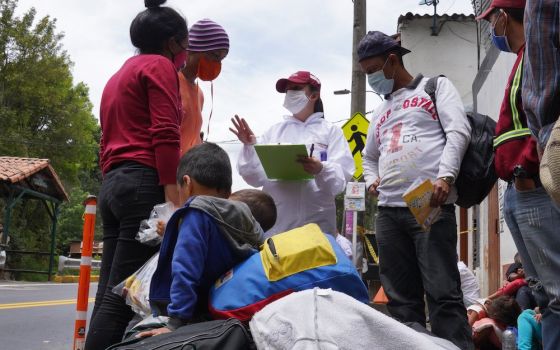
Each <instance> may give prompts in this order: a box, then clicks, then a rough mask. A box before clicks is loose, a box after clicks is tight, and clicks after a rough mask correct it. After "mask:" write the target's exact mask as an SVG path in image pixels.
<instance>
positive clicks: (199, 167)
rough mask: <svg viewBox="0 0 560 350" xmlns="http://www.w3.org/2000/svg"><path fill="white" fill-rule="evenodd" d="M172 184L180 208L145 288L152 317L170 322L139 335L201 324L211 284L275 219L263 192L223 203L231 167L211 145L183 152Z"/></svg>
mask: <svg viewBox="0 0 560 350" xmlns="http://www.w3.org/2000/svg"><path fill="white" fill-rule="evenodd" d="M177 182H178V184H179V186H180V198H181V202H184V203H185V205H184V206H183V207H182V208H181V209H178V210H177V211H176V212H175V213H174V214H173V216H172V217H171V219H170V220H169V222H168V223H167V227H166V230H165V235H164V236H163V242H162V244H161V248H160V256H159V260H158V267H157V270H156V271H155V273H154V275H153V277H152V281H151V286H150V303H151V305H152V308H153V310H154V313H155V314H156V315H164V316H169V323H168V326H167V327H164V328H159V329H155V330H152V331H147V332H143V333H141V334H140V335H139V336H150V335H157V334H161V333H167V332H169V331H172V330H174V329H176V328H178V327H180V326H182V325H185V324H187V323H192V322H197V321H200V320H204V318H203V317H204V315H205V314H206V313H207V310H208V306H207V305H208V301H207V300H208V299H207V297H208V291H209V289H210V286H211V285H212V284H213V283H214V282H215V281H216V280H217V279H218V278H219V277H220V276H221V275H223V274H224V273H225V272H226V271H228V270H230V269H231V268H233V266H235V265H237V264H238V263H240V262H241V261H243V260H245V259H246V258H247V257H249V256H250V255H252V254H254V253H255V252H257V250H258V247H259V246H260V245H261V244H262V243H263V230H267V229H269V228H270V227H272V225H274V222H275V221H276V207H275V206H274V201H273V200H272V198H271V197H270V196H269V195H267V194H265V193H264V192H262V191H258V190H242V191H239V192H236V193H234V194H233V195H232V196H231V197H230V200H228V199H226V198H228V197H229V195H230V193H231V183H232V180H231V164H230V161H229V158H228V155H227V154H226V152H225V151H224V150H223V149H221V148H220V147H219V146H217V145H215V144H212V143H204V144H201V145H198V146H195V147H193V148H192V149H190V150H189V151H188V152H187V153H185V155H184V156H183V157H182V158H181V160H180V163H179V167H178V170H177ZM244 202H245V203H248V205H247V204H245V203H244ZM254 216H255V217H257V219H259V222H260V224H259V222H257V221H256V220H255V217H254ZM261 225H262V226H263V227H261Z"/></svg>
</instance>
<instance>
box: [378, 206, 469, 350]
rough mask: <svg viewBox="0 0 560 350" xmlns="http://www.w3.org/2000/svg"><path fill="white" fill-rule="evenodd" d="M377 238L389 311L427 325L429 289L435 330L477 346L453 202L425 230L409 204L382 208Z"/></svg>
mask: <svg viewBox="0 0 560 350" xmlns="http://www.w3.org/2000/svg"><path fill="white" fill-rule="evenodd" d="M376 238H377V245H378V247H379V259H380V260H379V272H380V276H381V284H382V285H383V288H384V290H385V293H386V294H387V297H388V299H389V303H388V304H387V309H388V311H389V313H390V314H391V315H392V316H393V317H394V318H396V319H397V320H399V321H401V322H404V323H406V322H417V323H419V324H421V325H422V326H424V327H425V326H426V315H425V312H424V310H425V305H424V293H426V300H427V301H428V310H429V313H430V323H431V330H432V333H433V334H435V335H436V336H438V337H441V338H444V339H447V340H450V341H451V342H453V343H454V344H455V345H457V346H458V347H459V348H461V349H472V348H473V344H472V340H471V330H470V328H469V325H468V322H467V311H466V310H465V306H464V305H463V293H462V291H461V278H460V275H459V270H458V269H457V223H456V219H455V208H454V206H453V205H448V206H444V207H443V208H442V212H441V214H440V217H439V218H438V220H437V221H436V222H435V223H434V224H433V225H432V227H431V229H430V231H429V232H424V231H422V229H421V228H420V226H419V225H418V223H417V222H416V219H414V217H413V216H412V214H411V213H410V211H409V209H408V208H390V207H380V208H379V214H378V216H377V219H376Z"/></svg>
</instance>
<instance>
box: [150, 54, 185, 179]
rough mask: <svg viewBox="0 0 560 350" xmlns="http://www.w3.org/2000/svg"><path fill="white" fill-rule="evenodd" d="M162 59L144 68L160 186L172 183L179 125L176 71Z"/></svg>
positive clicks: (177, 153)
mask: <svg viewBox="0 0 560 350" xmlns="http://www.w3.org/2000/svg"><path fill="white" fill-rule="evenodd" d="M163 60H166V61H169V60H167V59H166V58H163V57H162V60H156V61H154V62H153V63H152V64H151V65H149V66H148V67H146V70H145V71H144V79H145V82H146V87H147V93H148V101H149V109H150V119H151V126H150V128H149V132H150V134H151V135H152V147H153V148H154V153H155V158H156V169H157V171H158V175H159V182H160V184H161V185H168V184H175V183H176V182H177V181H176V179H175V174H176V172H177V166H178V164H179V137H180V136H179V124H180V121H181V97H180V95H179V82H178V80H177V72H176V71H175V67H174V66H173V64H172V63H171V61H169V62H166V61H163Z"/></svg>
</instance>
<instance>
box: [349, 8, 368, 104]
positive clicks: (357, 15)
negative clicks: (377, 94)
mask: <svg viewBox="0 0 560 350" xmlns="http://www.w3.org/2000/svg"><path fill="white" fill-rule="evenodd" d="M353 1H354V30H353V40H352V93H351V102H350V115H354V113H357V112H361V113H365V112H366V76H365V74H364V73H363V72H362V71H361V70H360V65H359V64H358V53H357V50H358V44H359V43H360V40H361V39H362V38H363V37H364V36H365V35H366V0H353Z"/></svg>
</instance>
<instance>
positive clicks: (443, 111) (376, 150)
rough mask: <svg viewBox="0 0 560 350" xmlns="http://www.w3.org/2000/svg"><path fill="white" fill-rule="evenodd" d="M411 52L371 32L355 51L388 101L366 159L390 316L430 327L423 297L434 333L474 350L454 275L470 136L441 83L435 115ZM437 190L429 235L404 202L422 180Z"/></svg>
mask: <svg viewBox="0 0 560 350" xmlns="http://www.w3.org/2000/svg"><path fill="white" fill-rule="evenodd" d="M409 52H410V51H409V50H407V49H405V48H403V47H401V46H400V43H399V42H397V41H396V40H394V39H393V38H391V37H389V36H387V35H385V34H383V33H381V32H377V31H374V32H368V33H367V34H366V36H365V37H364V38H363V39H362V40H361V42H360V44H359V46H358V57H359V62H360V65H361V68H362V71H363V72H364V73H366V74H367V76H368V83H369V85H370V86H371V88H372V89H373V90H374V91H375V92H377V93H379V94H380V95H384V96H385V101H384V102H383V103H382V104H381V105H380V106H379V107H378V108H377V109H376V110H375V111H373V114H372V118H371V124H370V127H369V131H368V136H367V140H366V147H365V152H364V161H363V167H364V176H365V180H366V186H367V188H368V192H369V193H370V194H372V195H376V196H377V195H378V196H379V201H378V206H379V210H378V216H377V220H376V236H377V244H378V247H379V258H380V263H379V268H380V276H381V283H382V285H383V288H384V289H385V293H386V294H387V297H388V299H389V303H388V304H387V309H388V310H389V312H390V313H391V315H392V316H393V317H395V318H396V319H398V320H400V321H401V322H417V323H420V324H421V325H424V326H425V324H426V315H425V306H424V293H426V300H427V301H428V310H429V316H430V323H431V330H432V332H433V333H434V334H435V335H437V336H439V337H442V338H445V339H448V340H450V341H452V342H453V343H454V344H455V345H457V346H458V347H460V348H461V349H472V347H473V344H472V340H471V332H470V329H469V327H468V323H467V316H466V315H467V313H466V310H465V306H464V305H463V295H462V293H461V280H460V276H459V271H458V270H457V258H456V256H457V253H456V246H457V222H456V218H455V206H454V204H453V203H454V202H455V200H456V199H457V191H456V189H455V186H454V185H453V183H454V181H455V178H456V177H457V175H458V173H459V168H460V165H461V161H462V159H463V155H464V153H465V151H466V149H467V146H468V144H469V141H470V134H471V128H470V124H469V123H468V120H467V118H466V116H465V111H464V108H463V104H462V102H461V97H460V96H459V93H458V92H457V90H456V89H455V87H454V86H453V84H452V83H451V82H450V81H449V80H448V79H447V78H445V77H442V78H440V79H438V84H437V89H436V96H437V101H438V102H437V103H438V104H437V111H436V108H435V107H434V104H433V103H432V101H431V99H430V97H429V96H428V94H427V93H426V92H425V91H424V86H425V84H426V82H427V81H428V78H424V77H423V76H422V75H421V74H420V75H418V76H416V77H412V76H411V75H410V74H409V73H408V71H407V70H406V69H405V67H404V64H403V61H402V56H403V55H405V54H407V53H409ZM417 178H420V179H422V180H425V179H429V180H431V181H433V182H434V193H433V195H432V197H431V206H433V207H441V214H440V215H439V218H438V219H437V220H436V221H435V222H434V223H433V224H432V226H431V228H430V229H429V231H428V232H424V231H423V230H422V229H421V227H420V225H418V223H417V222H416V219H415V218H414V216H413V215H412V214H411V212H410V210H409V209H408V208H407V206H406V204H405V202H404V200H403V198H402V196H403V194H404V193H405V191H406V190H407V189H408V187H409V186H410V185H411V184H412V183H413V182H414V181H415V180H416V179H417Z"/></svg>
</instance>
